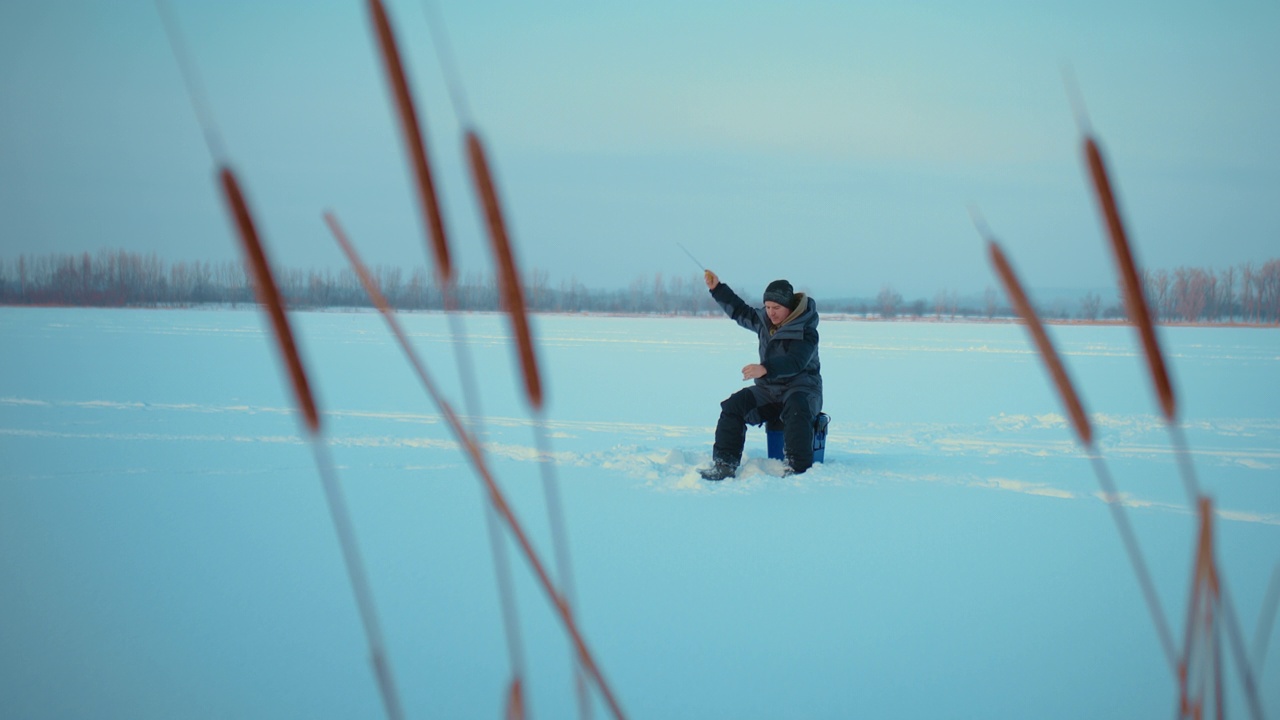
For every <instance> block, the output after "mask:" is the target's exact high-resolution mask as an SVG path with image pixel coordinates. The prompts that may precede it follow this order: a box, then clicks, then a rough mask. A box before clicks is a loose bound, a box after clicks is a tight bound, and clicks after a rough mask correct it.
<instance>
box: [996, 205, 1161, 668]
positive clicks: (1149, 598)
mask: <svg viewBox="0 0 1280 720" xmlns="http://www.w3.org/2000/svg"><path fill="white" fill-rule="evenodd" d="M974 221H975V224H976V225H978V229H979V232H980V233H981V234H982V235H983V236H984V237H985V238H986V239H987V248H988V254H989V256H990V259H991V263H992V265H994V266H995V269H996V274H997V275H998V276H999V277H1000V281H1001V283H1002V284H1003V285H1004V287H1005V293H1006V294H1007V295H1008V296H1009V301H1010V303H1012V305H1013V308H1014V310H1015V311H1016V312H1017V313H1018V316H1019V317H1021V318H1022V320H1023V323H1024V324H1025V327H1026V328H1027V332H1028V333H1030V335H1031V337H1032V340H1033V341H1034V343H1035V345H1036V349H1037V351H1038V352H1039V354H1040V358H1041V359H1042V360H1043V361H1044V364H1045V367H1046V368H1047V369H1048V371H1049V376H1050V377H1051V378H1052V380H1053V384H1054V386H1055V387H1056V388H1057V390H1058V396H1059V397H1060V398H1061V400H1062V404H1063V405H1064V406H1065V407H1066V408H1067V415H1068V417H1070V418H1071V425H1072V428H1073V429H1074V430H1075V432H1076V437H1077V438H1078V439H1079V440H1080V444H1081V445H1083V446H1084V447H1085V451H1086V453H1087V454H1088V456H1089V460H1090V462H1091V463H1092V465H1093V472H1094V475H1095V476H1096V477H1097V479H1098V485H1099V486H1100V487H1101V488H1102V496H1103V499H1104V500H1105V501H1106V503H1107V507H1108V509H1110V511H1111V519H1112V520H1113V521H1114V522H1115V524H1116V530H1117V531H1118V532H1119V533H1120V540H1121V543H1122V544H1123V545H1124V548H1125V553H1126V555H1128V557H1129V564H1130V565H1131V566H1132V567H1133V572H1134V575H1136V576H1137V578H1138V586H1139V587H1140V588H1141V590H1142V596H1143V599H1144V600H1145V601H1146V604H1147V612H1148V614H1149V615H1150V616H1151V621H1152V623H1154V624H1155V626H1156V634H1157V636H1159V638H1160V645H1161V647H1162V648H1163V649H1164V654H1165V659H1166V660H1167V661H1168V663H1169V668H1170V670H1171V671H1173V673H1174V674H1175V676H1176V675H1178V671H1179V666H1178V660H1177V651H1176V650H1175V649H1174V642H1173V633H1172V632H1171V631H1170V629H1169V622H1168V620H1167V619H1166V618H1165V614H1164V609H1163V608H1162V607H1161V605H1160V597H1159V595H1157V594H1156V589H1155V583H1154V582H1152V580H1151V572H1150V570H1148V569H1147V563H1146V561H1145V560H1144V559H1143V556H1142V551H1141V550H1140V549H1139V547H1138V538H1137V535H1136V534H1135V533H1134V532H1133V527H1132V525H1130V524H1129V516H1128V515H1126V514H1125V512H1124V504H1123V500H1122V499H1121V497H1120V492H1119V490H1118V489H1117V488H1116V484H1115V481H1114V480H1112V478H1111V473H1110V472H1109V471H1108V469H1107V465H1106V463H1104V462H1103V460H1102V456H1101V455H1100V454H1099V453H1098V452H1097V450H1096V448H1095V447H1094V444H1093V429H1092V426H1091V425H1090V423H1089V418H1088V415H1087V414H1086V413H1085V411H1084V406H1083V404H1082V403H1081V402H1080V398H1079V395H1078V394H1077V393H1076V391H1075V386H1074V385H1073V384H1072V383H1071V378H1070V376H1068V375H1067V371H1066V367H1065V366H1064V365H1063V363H1062V360H1061V358H1060V357H1059V356H1058V351H1057V350H1056V349H1055V348H1054V346H1053V343H1052V342H1051V341H1050V340H1049V335H1048V333H1047V332H1045V329H1044V324H1043V323H1042V322H1040V317H1039V316H1038V315H1037V314H1036V311H1035V308H1034V307H1032V305H1031V301H1030V300H1029V299H1028V298H1027V294H1026V291H1024V290H1023V289H1022V283H1021V282H1020V281H1019V280H1018V276H1017V274H1016V273H1015V272H1014V271H1013V266H1012V265H1011V264H1010V263H1009V261H1008V259H1007V258H1006V257H1005V254H1004V251H1003V250H1001V248H1000V245H999V243H997V242H996V241H995V239H994V238H992V237H990V236H989V233H988V232H986V230H985V225H984V224H982V223H981V222H980V221H979V219H978V217H977V215H976V212H975V217H974Z"/></svg>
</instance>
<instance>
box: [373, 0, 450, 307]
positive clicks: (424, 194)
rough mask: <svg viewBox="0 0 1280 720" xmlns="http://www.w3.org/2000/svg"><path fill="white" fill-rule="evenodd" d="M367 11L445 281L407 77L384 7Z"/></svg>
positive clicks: (446, 265) (442, 239) (444, 251)
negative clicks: (370, 18)
mask: <svg viewBox="0 0 1280 720" xmlns="http://www.w3.org/2000/svg"><path fill="white" fill-rule="evenodd" d="M369 14H370V16H371V17H372V19H373V27H374V31H375V34H376V35H377V37H378V47H379V48H380V49H381V50H382V61H383V68H384V69H385V70H386V73H387V82H388V83H389V84H390V86H391V94H392V95H393V96H394V97H395V104H396V110H397V115H398V117H399V118H400V132H401V135H402V136H403V137H404V143H405V151H406V152H407V153H408V155H409V165H410V166H411V167H412V168H413V174H414V178H415V179H416V181H417V186H418V202H419V206H420V210H421V212H422V218H423V222H424V223H425V224H426V226H427V230H428V235H429V237H428V240H429V242H430V244H431V247H432V250H433V252H434V254H435V259H436V273H437V275H438V276H439V278H440V283H441V284H442V285H447V284H448V283H450V282H452V280H453V264H452V261H451V260H450V258H449V243H448V240H447V239H446V236H445V225H444V218H443V216H442V213H441V210H440V203H439V200H438V198H437V196H436V189H435V181H434V180H433V179H432V174H431V165H430V164H429V163H428V162H427V145H426V142H425V141H424V140H423V137H422V130H421V126H420V125H419V122H418V112H417V110H416V109H415V107H414V102H413V94H412V93H411V92H410V91H409V80H408V77H407V76H406V74H405V70H404V63H403V62H401V60H400V51H399V49H398V46H397V45H396V38H395V33H394V32H393V31H392V28H391V20H390V18H388V17H387V11H386V8H384V7H383V5H382V2H381V0H369Z"/></svg>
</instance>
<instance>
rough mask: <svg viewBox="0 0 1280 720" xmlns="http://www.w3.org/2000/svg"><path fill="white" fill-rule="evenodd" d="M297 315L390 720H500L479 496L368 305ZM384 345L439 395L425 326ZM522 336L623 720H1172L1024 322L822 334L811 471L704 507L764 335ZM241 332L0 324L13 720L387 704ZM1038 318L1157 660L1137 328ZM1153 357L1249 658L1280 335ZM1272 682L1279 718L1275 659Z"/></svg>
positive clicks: (148, 319) (302, 459)
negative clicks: (374, 612)
mask: <svg viewBox="0 0 1280 720" xmlns="http://www.w3.org/2000/svg"><path fill="white" fill-rule="evenodd" d="M293 318H294V322H295V328H296V330H297V332H298V334H299V338H300V342H301V345H302V348H303V351H304V353H305V356H306V360H307V362H308V364H309V367H310V370H311V374H312V381H313V384H314V386H315V387H316V389H317V397H318V400H319V403H320V406H321V409H322V411H323V413H324V419H325V423H326V426H325V433H326V436H327V438H328V442H329V444H330V446H331V448H332V454H333V457H334V459H335V461H336V464H337V466H338V474H339V476H340V478H341V481H342V484H343V487H344V489H345V492H346V494H347V497H348V500H349V504H350V507H351V512H352V516H353V518H354V522H355V529H356V534H357V538H358V541H359V545H360V548H361V551H362V553H363V556H364V558H365V561H366V563H367V565H368V568H369V575H370V578H371V581H372V586H373V593H374V600H375V602H376V605H377V607H378V610H379V612H380V614H381V619H382V625H383V629H384V631H385V634H386V637H387V640H388V648H389V654H390V659H391V662H392V666H393V671H394V674H395V677H396V681H397V683H398V685H399V688H400V691H401V696H402V697H403V699H404V702H405V707H406V715H407V716H408V717H409V718H471V717H475V718H494V717H499V716H500V715H501V708H502V703H503V689H504V686H505V682H506V680H507V677H508V671H507V667H508V659H507V654H506V649H505V648H506V646H505V643H504V639H503V634H502V627H501V622H500V615H499V610H498V599H497V593H496V590H495V581H494V573H493V570H492V561H491V555H490V550H489V546H488V540H487V534H486V531H485V524H484V518H483V514H482V504H481V498H482V496H481V493H480V491H479V484H478V482H477V481H476V480H475V478H474V476H473V475H472V474H471V472H470V470H469V466H468V465H467V463H466V462H465V461H464V459H463V456H462V455H461V454H460V453H459V452H458V449H457V447H456V444H455V443H454V442H453V439H452V436H451V434H450V433H449V431H448V429H447V427H446V426H445V425H444V424H443V423H442V421H441V419H440V416H439V414H438V413H437V411H436V409H435V408H434V407H432V406H431V405H430V403H429V402H428V400H427V396H426V394H425V393H424V392H423V391H422V389H421V387H420V386H419V385H418V384H417V381H416V379H415V377H414V376H413V374H412V373H411V371H410V370H409V368H408V365H407V364H406V363H405V361H404V359H403V358H402V356H401V354H400V352H399V350H398V348H397V347H396V346H395V344H394V342H393V341H392V339H391V337H390V335H389V334H388V333H387V331H386V330H385V328H384V326H383V324H382V321H381V319H380V318H379V317H378V316H376V315H374V314H369V313H338V312H333V313H302V314H295V315H294V316H293ZM402 319H403V321H404V323H405V325H406V327H407V328H408V329H409V331H410V332H411V334H412V339H413V341H414V343H415V344H416V346H417V347H418V348H419V349H420V350H421V351H422V352H423V353H424V355H425V356H426V358H427V361H428V364H429V366H430V368H431V370H432V372H433V374H434V376H435V377H436V378H437V380H438V381H439V382H440V384H441V385H442V386H444V387H445V388H446V389H447V392H448V393H449V396H450V399H451V400H452V401H453V402H454V403H455V404H456V405H457V406H458V407H459V408H461V406H462V405H463V403H462V399H461V397H460V395H459V393H458V392H457V387H458V381H457V372H456V368H455V367H454V357H455V355H454V349H453V347H452V340H451V335H450V332H449V323H448V322H447V320H446V318H445V317H443V316H441V315H436V314H423V315H408V316H403V318H402ZM465 324H466V327H467V332H468V335H469V338H470V339H469V341H468V346H469V349H470V351H471V353H472V355H473V358H474V362H475V367H476V370H477V373H478V375H479V377H480V379H481V384H482V393H481V395H482V401H481V402H482V409H483V414H484V416H485V425H484V431H485V440H486V444H487V447H488V449H489V452H490V456H491V459H492V460H493V463H494V467H495V470H496V474H497V476H498V478H499V479H500V480H501V482H502V483H503V485H504V487H505V489H506V490H507V491H508V492H509V494H510V496H511V498H512V501H513V505H514V506H515V509H516V512H517V514H518V515H519V516H520V518H521V519H522V520H523V521H524V522H525V523H526V525H527V526H528V528H529V529H530V531H531V534H532V535H533V537H534V541H535V543H536V544H537V546H538V548H539V550H540V551H541V553H542V554H543V556H544V557H545V558H548V559H549V558H550V557H551V555H552V548H551V544H550V539H549V531H548V523H547V520H546V517H547V513H546V508H545V505H544V503H543V493H542V485H541V480H540V477H541V476H540V474H539V471H538V465H537V462H536V460H537V452H536V447H537V444H536V442H535V438H536V435H535V433H534V428H533V424H532V422H531V420H530V419H529V413H528V411H527V408H526V406H525V403H524V401H523V397H522V395H521V384H520V382H519V381H518V378H517V377H516V375H515V365H514V363H513V359H512V354H511V352H510V349H509V347H508V332H507V325H506V322H505V320H504V319H503V318H502V317H500V316H495V315H472V316H466V317H465ZM535 327H536V329H537V332H538V338H539V342H540V348H539V351H540V360H541V363H542V367H543V370H544V374H545V378H546V384H547V388H548V407H547V413H546V415H547V423H546V426H547V431H548V434H549V435H550V437H551V438H552V439H551V442H552V445H553V450H554V456H555V462H556V469H557V473H558V476H559V480H560V483H561V494H562V496H563V499H564V507H565V514H566V517H567V520H568V533H569V537H570V540H571V552H572V557H573V567H574V575H575V577H576V585H577V595H578V605H579V607H578V614H579V617H580V620H581V623H582V625H583V628H584V630H585V633H586V639H587V642H588V644H589V645H590V646H591V648H592V650H593V651H594V653H595V654H596V656H597V658H598V660H599V662H600V664H601V666H602V669H603V671H604V674H605V676H606V678H607V679H608V680H609V682H610V683H611V685H612V686H613V688H614V690H615V691H616V692H617V694H618V696H619V698H620V700H621V703H622V706H623V708H624V709H625V710H626V711H627V713H628V715H629V716H630V717H633V718H652V719H657V718H663V719H668V718H850V717H888V718H978V717H981V718H1139V717H1170V716H1171V715H1172V714H1173V712H1174V702H1175V683H1174V680H1173V676H1172V673H1171V671H1170V669H1169V667H1168V664H1167V662H1166V660H1165V657H1164V654H1163V652H1162V650H1161V647H1160V643H1159V640H1158V638H1157V636H1156V633H1155V630H1154V628H1153V624H1152V621H1151V619H1150V618H1149V616H1148V614H1147V609H1146V606H1145V605H1144V603H1143V600H1142V595H1141V593H1140V591H1139V588H1138V583H1137V581H1136V580H1135V578H1134V575H1133V573H1132V571H1131V569H1130V566H1129V564H1128V562H1127V560H1126V558H1125V556H1124V553H1123V549H1122V545H1121V543H1120V539H1119V536H1118V534H1117V532H1116V529H1115V526H1114V525H1113V524H1112V520H1111V517H1110V515H1109V514H1108V511H1107V508H1106V506H1105V504H1104V503H1103V502H1102V501H1101V500H1100V499H1099V497H1098V486H1097V482H1096V480H1095V478H1094V475H1093V472H1092V470H1091V467H1090V465H1089V462H1088V460H1087V458H1085V457H1084V456H1083V454H1082V453H1081V452H1080V451H1079V449H1078V448H1077V447H1076V446H1075V445H1074V444H1073V441H1072V436H1071V434H1070V431H1069V429H1068V428H1067V427H1066V426H1065V424H1064V421H1063V418H1062V416H1061V414H1060V408H1059V406H1058V402H1057V399H1056V397H1055V396H1054V395H1053V392H1052V390H1051V388H1050V387H1049V385H1048V383H1047V381H1046V378H1045V375H1044V373H1043V371H1042V370H1041V367H1040V365H1039V362H1038V359H1037V358H1036V356H1035V355H1033V354H1032V352H1031V350H1030V347H1029V345H1028V343H1027V341H1026V339H1025V337H1024V334H1023V331H1022V329H1021V328H1020V327H1017V326H1014V325H1002V324H968V323H966V324H947V323H905V322H899V323H877V322H824V324H823V325H822V326H821V327H820V330H821V332H822V346H821V355H822V360H823V371H824V377H825V381H826V389H827V394H826V411H827V412H828V413H829V414H830V415H831V416H832V418H833V423H832V429H831V434H830V437H829V439H828V445H827V450H826V463H825V464H823V465H820V466H817V467H815V469H814V470H813V471H811V472H809V473H807V474H805V475H802V476H797V477H793V478H787V479H782V478H780V477H777V474H778V471H779V469H780V466H778V465H777V464H776V463H775V462H774V461H770V460H767V459H765V443H764V437H763V432H762V431H759V430H753V431H752V433H751V435H750V436H749V440H748V450H747V453H748V459H747V462H746V464H745V465H744V468H743V472H742V474H741V475H740V477H739V478H738V479H736V480H733V481H729V482H726V483H723V484H719V485H711V484H707V483H705V482H702V481H701V480H699V479H698V477H697V474H696V468H697V467H698V466H699V465H701V464H704V463H706V462H707V461H708V459H709V454H710V447H711V435H712V427H713V425H714V423H715V419H716V415H717V412H718V403H719V401H720V400H722V399H723V398H724V397H725V396H727V395H728V394H729V393H730V392H732V391H733V390H735V389H737V388H738V387H740V386H741V381H740V379H739V378H740V375H739V372H738V371H739V369H740V368H741V367H742V366H743V365H744V364H746V363H747V362H752V361H753V353H754V352H755V339H754V337H753V336H752V335H751V334H749V333H746V332H744V331H742V330H741V329H740V328H738V327H736V326H735V325H733V324H732V323H730V322H729V321H727V320H725V319H723V318H705V319H688V318H684V319H673V318H619V317H562V316H542V317H538V318H536V324H535ZM264 328H265V324H264V321H263V319H262V318H260V316H259V315H258V314H257V313H255V312H254V311H252V310H247V309H242V310H217V311H213V310H190V311H178V310H169V311H143V310H129V311H124V310H89V309H15V308H0V338H2V339H3V341H2V342H0V717H4V718H131V719H134V718H178V717H181V718H352V717H362V718H372V717H379V716H381V713H382V709H381V706H380V702H379V700H378V696H377V689H376V686H375V683H374V680H373V677H372V673H371V672H370V669H369V664H368V662H367V648H366V645H365V637H364V634H363V631H362V628H361V625H360V619H359V616H358V614H357V611H356V606H355V602H354V600H353V597H352V593H351V590H350V587H349V585H348V582H347V575H346V572H345V570H344V567H343V564H342V556H341V553H340V550H339V547H338V545H337V540H336V537H335V533H334V529H333V526H332V523H331V522H330V518H329V514H328V510H327V508H326V505H325V500H324V495H323V493H322V490H321V484H320V479H319V475H318V473H317V470H316V465H315V462H314V460H313V455H312V451H311V447H310V444H309V443H308V442H307V441H306V440H304V439H303V438H302V436H301V435H300V432H299V428H300V425H299V423H298V420H297V416H296V414H295V413H294V412H293V410H292V409H291V403H292V400H291V397H290V394H289V392H288V389H287V387H286V386H285V384H284V382H283V375H282V373H281V370H280V365H279V363H278V361H277V359H276V357H275V355H274V350H273V348H272V346H271V345H270V339H269V337H268V336H267V335H266V334H265V332H264ZM1051 332H1052V334H1053V335H1054V337H1055V339H1056V340H1057V341H1058V343H1059V347H1060V349H1061V350H1063V351H1064V352H1065V355H1066V361H1067V363H1068V364H1069V369H1070V371H1071V372H1072V374H1073V377H1074V378H1075V380H1076V382H1077V385H1078V387H1079V388H1080V390H1081V392H1082V394H1083V396H1084V398H1085V402H1086V406H1087V409H1088V410H1089V412H1090V413H1091V415H1092V417H1093V419H1094V420H1095V422H1096V424H1097V429H1098V435H1099V436H1100V443H1101V447H1102V448H1103V451H1104V454H1105V456H1106V458H1107V459H1108V462H1109V464H1110V467H1111V469H1112V471H1113V472H1114V474H1115V476H1116V479H1117V481H1118V482H1119V484H1120V486H1121V490H1122V491H1124V492H1125V493H1126V496H1127V499H1128V501H1129V503H1130V510H1129V512H1130V517H1131V519H1132V521H1133V523H1134V525H1135V528H1136V531H1137V535H1138V539H1139V541H1140V543H1141V545H1142V549H1143V551H1144V553H1145V554H1146V557H1147V560H1148V562H1149V563H1150V566H1151V570H1152V574H1153V576H1154V579H1155V584H1156V587H1157V591H1158V593H1159V596H1160V599H1161V602H1162V604H1163V608H1164V611H1165V613H1166V614H1167V615H1168V616H1169V618H1170V622H1171V625H1172V626H1173V629H1174V632H1175V633H1176V634H1177V636H1178V637H1179V638H1180V637H1181V635H1182V632H1183V624H1184V618H1185V608H1186V604H1187V602H1186V601H1187V596H1188V591H1189V589H1190V570H1191V562H1192V549H1193V544H1194V542H1195V519H1194V517H1193V516H1192V515H1191V514H1190V513H1189V511H1188V509H1187V501H1186V498H1185V496H1184V493H1183V489H1182V485H1181V483H1180V481H1179V480H1178V475H1177V472H1176V457H1175V455H1174V453H1173V452H1172V450H1171V449H1170V444H1169V440H1168V435H1167V434H1166V432H1165V429H1164V427H1163V426H1162V425H1161V423H1160V422H1159V421H1158V419H1157V417H1156V415H1155V412H1154V404H1153V401H1152V397H1151V393H1150V390H1149V387H1148V383H1147V381H1146V379H1145V376H1144V374H1143V364H1142V359H1141V357H1140V356H1138V355H1137V354H1136V353H1135V345H1134V338H1133V334H1132V332H1131V331H1130V330H1129V329H1128V328H1124V327H1074V326H1073V327H1055V328H1052V329H1051ZM1162 339H1163V340H1164V342H1165V345H1166V352H1167V354H1168V357H1169V359H1170V362H1171V366H1172V370H1173V374H1174V381H1175V384H1176V386H1177V388H1178V390H1179V395H1180V398H1181V400H1182V408H1183V417H1184V418H1185V420H1186V431H1187V435H1188V438H1189V440H1190V445H1191V447H1192V449H1193V454H1194V463H1195V466H1196V468H1197V470H1198V473H1199V476H1200V481H1201V484H1202V485H1203V487H1204V488H1205V489H1206V491H1207V492H1208V493H1209V494H1211V495H1212V497H1213V498H1214V500H1215V503H1216V507H1217V508H1218V510H1219V522H1218V523H1217V530H1218V533H1219V535H1218V553H1219V560H1220V562H1221V564H1222V567H1223V570H1224V573H1225V578H1226V582H1227V586H1228V588H1229V592H1230V595H1231V598H1232V601H1233V602H1234V605H1235V609H1236V612H1237V614H1238V616H1239V617H1240V619H1241V626H1242V627H1241V632H1242V634H1243V636H1244V638H1243V639H1244V641H1245V644H1247V645H1249V646H1250V649H1252V646H1253V645H1254V642H1255V637H1254V633H1255V628H1256V627H1257V626H1258V617H1259V610H1260V608H1261V607H1262V605H1263V598H1264V596H1265V593H1266V588H1267V584H1268V582H1269V580H1270V578H1271V575H1272V571H1273V569H1274V568H1275V567H1276V564H1277V561H1280V382H1278V381H1277V378H1280V331H1276V330H1270V329H1248V328H1211V329H1205V328H1165V329H1164V330H1163V331H1162ZM512 557H513V559H514V561H515V566H516V578H517V581H518V587H517V593H518V597H519V602H520V610H521V612H520V621H521V630H522V637H523V641H524V649H525V657H526V662H527V664H528V666H529V675H528V678H527V692H528V699H529V709H530V716H531V717H535V718H547V719H550V718H570V717H575V716H576V710H575V701H574V694H573V689H572V688H573V684H572V681H571V679H570V678H571V664H570V654H569V646H568V643H567V641H566V640H565V637H564V634H563V632H562V629H561V626H560V625H559V623H558V621H557V620H556V619H555V617H554V616H553V614H552V612H551V611H550V609H549V606H548V603H547V601H546V598H545V597H544V596H543V595H542V594H541V592H540V591H539V590H538V588H537V586H536V585H535V583H534V582H533V579H532V576H531V574H530V573H529V572H528V568H527V566H526V565H525V564H524V563H523V562H522V561H520V560H519V559H518V556H516V555H514V554H513V555H512ZM1273 644H1274V643H1273ZM1227 654H1228V655H1229V653H1227ZM1272 654H1273V655H1274V654H1275V653H1274V652H1273V653H1272ZM1228 671H1229V673H1228V675H1227V676H1226V677H1227V686H1228V688H1229V689H1230V695H1229V699H1228V711H1229V714H1230V715H1231V716H1235V717H1245V716H1247V715H1248V712H1247V708H1246V707H1245V705H1244V704H1243V702H1242V701H1241V699H1240V698H1241V693H1240V685H1239V682H1238V680H1237V676H1236V675H1235V673H1234V665H1233V664H1232V663H1231V662H1230V661H1229V662H1228ZM1257 682H1258V684H1259V686H1260V688H1261V689H1262V693H1261V695H1262V698H1263V704H1264V706H1265V707H1266V709H1267V710H1268V711H1269V712H1270V713H1271V714H1272V715H1274V714H1276V713H1280V660H1277V659H1275V658H1273V659H1272V660H1271V661H1270V662H1268V663H1267V664H1266V665H1265V666H1264V668H1263V669H1262V671H1261V673H1260V674H1259V676H1258V677H1257ZM595 716H596V717H604V716H605V714H604V709H603V705H602V704H600V703H599V702H597V705H596V707H595Z"/></svg>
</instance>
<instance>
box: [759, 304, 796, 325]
mask: <svg viewBox="0 0 1280 720" xmlns="http://www.w3.org/2000/svg"><path fill="white" fill-rule="evenodd" d="M764 312H765V314H766V315H768V316H769V322H771V323H773V324H774V325H781V324H782V321H783V320H786V319H787V316H788V315H790V314H791V308H789V307H787V306H786V305H779V304H778V303H776V302H774V301H772V300H765V301H764Z"/></svg>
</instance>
